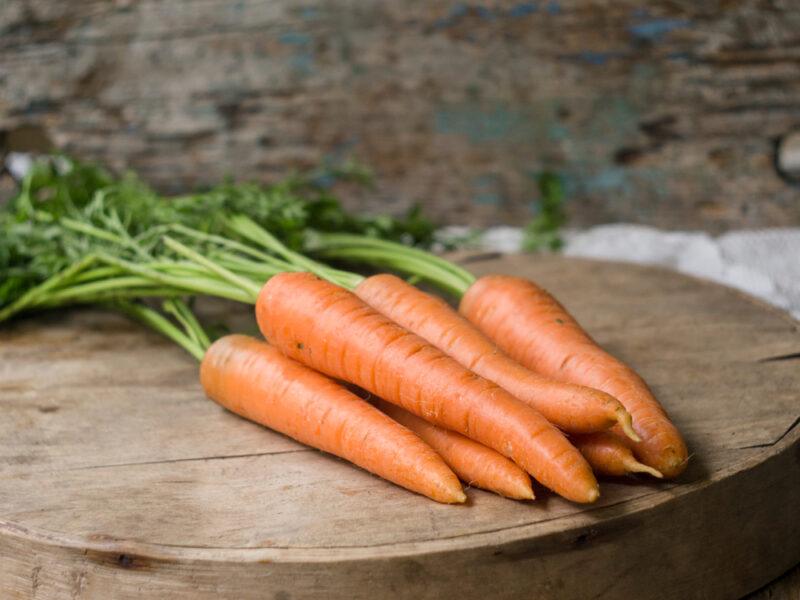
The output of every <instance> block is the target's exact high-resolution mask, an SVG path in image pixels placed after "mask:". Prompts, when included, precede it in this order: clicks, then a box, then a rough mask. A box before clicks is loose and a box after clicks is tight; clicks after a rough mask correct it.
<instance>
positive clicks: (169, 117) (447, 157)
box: [0, 0, 800, 230]
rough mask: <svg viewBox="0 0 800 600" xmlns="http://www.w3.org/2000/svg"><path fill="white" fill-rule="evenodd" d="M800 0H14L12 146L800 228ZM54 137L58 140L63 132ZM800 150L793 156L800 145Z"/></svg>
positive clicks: (407, 190) (440, 207) (469, 201)
mask: <svg viewBox="0 0 800 600" xmlns="http://www.w3.org/2000/svg"><path fill="white" fill-rule="evenodd" d="M798 32H800V4H798V3H797V2H795V1H792V0H771V1H763V0H727V1H726V2H711V3H709V2H685V1H683V2H675V1H673V0H655V1H652V2H647V3H645V2H637V1H635V0H613V1H612V0H515V1H502V2H493V3H491V4H486V3H465V2H460V1H445V0H435V1H433V2H423V1H421V0H414V1H410V2H394V3H390V2H379V1H377V0H367V1H364V0H361V1H357V2H355V1H348V2H331V1H330V0H304V1H303V2H301V3H298V2H294V1H292V0H274V1H271V2H262V1H261V0H237V1H235V2H230V1H229V0H172V1H170V2H165V1H164V0H140V1H135V2H134V1H130V0H116V1H113V2H110V1H106V0H74V1H72V2H63V1H59V0H4V2H3V3H2V5H0V146H4V147H5V148H6V149H8V148H28V147H41V146H43V145H45V146H46V145H48V143H52V144H54V145H55V146H56V147H58V148H61V149H64V150H67V151H69V152H73V153H75V154H77V155H79V156H83V157H87V158H95V159H99V160H101V161H103V162H105V163H109V164H111V165H112V166H114V167H117V168H124V167H131V168H133V169H135V170H137V171H139V172H141V173H142V174H143V175H144V176H145V178H146V179H147V180H149V181H150V182H152V183H154V184H156V185H157V186H158V187H160V188H161V189H164V190H172V191H185V190H186V189H188V188H193V187H195V186H201V185H204V184H207V183H209V182H216V181H219V180H220V179H221V178H222V177H224V176H226V175H228V174H233V175H235V176H237V177H242V178H255V179H264V180H269V179H274V178H275V177H277V176H278V175H280V174H284V173H286V172H287V170H288V169H289V168H292V167H300V168H302V167H308V166H312V165H315V164H316V163H317V162H318V161H329V162H334V163H335V162H337V161H340V160H342V159H344V158H345V157H348V156H354V157H356V158H358V159H360V160H361V161H362V162H364V163H366V164H367V165H369V166H371V167H372V168H373V169H374V170H375V171H376V174H377V178H378V181H379V187H378V189H377V190H374V191H369V192H367V193H363V194H360V195H351V196H348V198H349V201H350V202H351V204H352V205H353V206H358V207H361V208H369V209H373V210H381V211H386V210H389V211H394V210H399V209H401V208H402V207H406V206H408V205H410V203H412V202H413V201H415V200H421V201H422V202H423V203H424V204H425V206H426V209H427V212H428V214H430V215H432V216H433V217H436V218H438V219H440V220H441V221H442V222H447V223H471V224H487V223H496V222H513V223H518V222H520V221H522V220H525V219H527V218H529V217H530V215H531V214H532V207H534V206H535V204H536V201H537V197H538V192H537V191H536V186H535V178H536V176H537V175H538V174H539V173H541V172H542V171H543V170H551V171H555V172H557V173H559V174H560V175H561V176H562V178H563V179H564V182H565V185H566V190H567V194H568V199H569V202H568V210H569V212H570V214H571V216H572V220H573V222H574V223H575V224H578V225H585V224H593V223H598V222H608V221H619V220H623V221H637V222H643V223H649V224H654V225H658V226H662V227H680V228H705V229H710V230H721V229H725V228H728V227H731V226H740V225H744V226H764V225H788V224H795V225H796V224H798V223H800V188H799V187H798V186H797V184H795V185H790V184H789V183H787V182H786V181H785V180H783V179H782V178H781V177H780V176H779V174H778V169H776V164H777V165H783V167H782V168H785V169H789V170H794V171H795V172H794V175H793V177H794V178H795V180H796V181H797V180H800V173H797V170H798V164H800V163H798V159H797V151H796V146H797V144H796V143H794V144H792V143H789V144H787V146H786V156H785V157H784V158H783V159H780V160H776V156H775V154H776V146H777V145H778V144H779V141H780V140H781V139H783V138H784V137H786V138H787V139H789V140H791V139H794V140H795V142H796V140H797V136H796V135H795V137H794V138H792V137H791V135H792V132H793V131H795V130H797V129H798V128H800V34H798ZM48 140H49V142H48ZM792 148H794V150H792Z"/></svg>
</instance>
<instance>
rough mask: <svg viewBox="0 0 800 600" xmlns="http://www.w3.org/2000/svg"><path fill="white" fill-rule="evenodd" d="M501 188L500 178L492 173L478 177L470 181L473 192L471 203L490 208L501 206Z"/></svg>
mask: <svg viewBox="0 0 800 600" xmlns="http://www.w3.org/2000/svg"><path fill="white" fill-rule="evenodd" d="M501 187H502V183H501V180H500V177H498V176H497V175H495V174H494V173H484V174H482V175H478V176H477V177H475V178H474V179H473V180H472V188H473V189H474V190H475V195H474V196H473V202H474V203H475V204H483V205H490V206H497V205H499V204H502V203H503V194H502V192H501Z"/></svg>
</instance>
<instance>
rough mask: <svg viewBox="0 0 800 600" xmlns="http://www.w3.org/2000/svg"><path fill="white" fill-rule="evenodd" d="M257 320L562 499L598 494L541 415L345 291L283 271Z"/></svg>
mask: <svg viewBox="0 0 800 600" xmlns="http://www.w3.org/2000/svg"><path fill="white" fill-rule="evenodd" d="M256 316H257V319H258V324H259V328H260V329H261V332H262V333H263V334H264V336H265V337H266V338H267V339H268V340H269V341H270V343H272V344H274V345H275V346H277V347H278V348H279V349H280V350H281V351H283V352H284V353H285V354H287V355H288V356H290V357H291V358H294V359H295V360H298V361H300V362H302V363H304V364H306V365H308V366H310V367H312V368H314V369H316V370H318V371H321V372H323V373H325V374H327V375H329V376H331V377H336V378H338V379H343V380H345V381H349V382H351V383H354V384H356V385H358V386H360V387H362V388H364V389H366V390H368V391H370V392H371V393H373V394H375V395H377V396H379V397H381V398H384V399H386V400H388V401H390V402H392V403H394V404H398V405H400V406H402V407H403V408H405V409H406V410H408V411H409V412H412V413H414V414H416V415H417V416H420V417H422V418H424V419H426V420H428V421H431V422H432V423H435V424H436V425H439V426H442V427H445V428H447V429H452V430H454V431H457V432H459V433H461V434H463V435H466V436H467V437H469V438H472V439H474V440H475V441H478V442H480V443H482V444H484V445H485V446H489V447H490V448H493V449H495V450H497V451H498V452H500V453H501V454H503V455H504V456H507V457H508V458H511V459H512V460H514V462H516V463H517V464H518V465H520V466H521V467H522V468H523V469H525V470H526V471H528V473H530V474H531V475H533V476H534V477H535V478H536V479H537V480H538V481H540V482H541V483H542V484H544V485H545V486H547V487H549V488H550V489H552V490H554V491H555V492H557V493H559V494H561V495H562V496H564V497H565V498H569V499H570V500H574V501H576V502H592V501H594V500H596V499H597V497H598V496H599V489H598V486H597V481H596V480H595V478H594V475H593V474H592V471H591V468H590V467H589V465H588V464H587V463H586V461H585V460H584V459H583V457H582V456H581V454H580V452H578V451H577V450H576V449H575V448H574V447H573V446H572V445H571V444H570V443H569V442H568V441H567V439H566V438H565V437H564V435H563V434H562V433H561V432H560V431H558V429H556V428H555V427H554V426H553V425H551V424H550V423H549V422H548V421H547V420H546V419H545V418H544V417H542V416H541V415H540V414H539V413H538V412H536V411H535V410H533V409H532V408H531V407H529V406H527V405H525V404H523V403H522V402H520V401H519V400H517V399H516V398H514V397H513V396H511V395H510V394H509V393H508V392H506V391H505V390H503V389H501V388H500V387H498V386H497V385H495V384H493V383H491V382H489V381H487V380H485V379H482V378H481V377H479V376H477V375H475V374H474V373H472V372H471V371H469V370H468V369H465V368H464V367H462V366H461V365H460V364H459V363H457V362H456V361H455V360H453V359H452V358H450V357H448V356H447V355H445V354H444V353H442V352H441V351H440V350H438V349H436V348H435V347H433V346H431V345H430V344H428V343H427V342H425V341H424V340H423V339H422V338H420V337H418V336H416V335H414V334H412V333H410V332H409V331H407V330H405V329H403V328H402V327H401V326H400V325H398V324H397V323H395V322H394V321H392V320H390V319H389V318H388V317H386V316H384V315H382V314H380V313H379V312H377V311H375V310H374V309H372V308H371V307H369V306H368V305H367V304H366V303H364V302H363V301H362V300H360V299H359V298H358V297H357V296H356V295H355V294H353V293H351V292H349V291H347V290H345V289H344V288H341V287H339V286H337V285H334V284H332V283H329V282H327V281H324V280H322V279H320V278H318V277H316V276H315V275H312V274H310V273H281V274H279V275H276V276H275V277H272V278H271V279H270V280H269V281H268V282H267V283H266V284H265V285H264V287H263V288H262V290H261V293H260V294H259V297H258V301H257V303H256Z"/></svg>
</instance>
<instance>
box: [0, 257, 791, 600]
mask: <svg viewBox="0 0 800 600" xmlns="http://www.w3.org/2000/svg"><path fill="white" fill-rule="evenodd" d="M471 267H472V268H474V270H475V271H476V272H489V271H495V272H496V271H501V272H508V273H516V274H524V275H527V276H531V277H534V278H536V279H537V280H539V281H540V282H541V283H543V284H544V285H546V286H547V287H549V288H550V289H551V290H552V291H554V292H555V293H556V294H557V295H558V296H559V297H560V298H561V299H562V300H563V301H564V302H565V304H566V305H567V306H568V308H569V309H571V310H572V311H573V312H574V313H575V314H576V316H577V317H578V318H579V319H580V320H582V321H583V322H584V323H585V325H586V326H587V327H588V329H589V330H590V331H591V332H592V333H593V334H594V335H595V336H596V337H597V338H598V339H599V341H600V342H601V343H603V344H604V345H605V346H607V347H608V348H609V349H610V350H611V351H613V352H615V353H616V354H618V355H619V356H621V357H622V358H623V359H625V360H627V361H629V362H630V363H632V364H633V365H634V366H635V367H636V368H637V369H638V370H639V371H640V372H641V373H642V374H643V375H644V377H645V378H646V379H647V380H648V381H649V382H650V383H651V384H652V386H653V388H654V390H655V392H656V394H657V395H658V396H659V397H660V398H661V399H662V401H663V403H664V404H665V405H666V407H667V408H668V410H669V411H670V413H671V415H672V416H673V418H674V419H675V421H676V423H677V424H678V425H679V426H680V428H681V429H682V430H683V431H684V432H685V434H686V437H687V440H688V443H689V447H690V450H691V452H692V460H691V465H690V468H689V469H688V471H687V473H686V474H685V475H684V476H683V477H682V478H681V480H680V481H677V482H674V483H656V482H653V481H650V480H646V479H643V480H641V481H638V482H634V481H629V480H623V481H610V482H604V484H603V487H602V491H603V496H602V498H601V500H600V501H599V502H598V503H597V505H595V506H591V507H582V506H577V505H573V504H570V503H568V502H565V501H562V500H561V499H559V498H557V497H553V496H552V495H549V494H547V493H546V492H545V491H543V490H539V491H538V493H537V496H538V498H539V499H538V500H537V501H536V502H533V503H515V502H511V501H507V500H503V499H501V498H499V497H496V496H493V495H491V494H489V493H485V492H482V491H479V490H469V491H468V495H469V498H470V500H469V503H468V505H467V506H463V507H452V506H442V505H437V504H435V503H433V502H430V501H428V500H425V499H423V498H421V497H419V496H415V495H413V494H411V493H409V492H406V491H404V490H401V489H399V488H397V487H395V486H393V485H391V484H388V483H386V482H383V481H381V480H379V479H377V478H376V477H373V476H371V475H369V474H367V473H366V472H363V471H360V470H358V469H356V468H354V467H351V466H349V465H348V464H346V463H344V462H343V461H340V460H337V459H334V458H332V457H330V456H327V455H324V454H322V453H320V452H317V451H314V450H310V449H308V448H305V447H303V446H301V445H299V444H297V443H295V442H293V441H292V440H290V439H288V438H285V437H283V436H281V435H278V434H275V433H272V432H270V431H268V430H266V429H263V428H261V427H259V426H256V425H254V424H252V423H249V422H247V421H244V420H242V419H239V418H237V417H236V416H234V415H232V414H230V413H227V412H225V411H224V410H222V409H221V408H220V407H218V406H217V405H215V404H213V403H212V402H209V401H208V400H206V399H204V398H203V394H202V392H201V389H200V387H199V386H198V383H197V378H196V369H197V368H196V364H195V363H194V362H193V360H192V359H191V358H189V357H188V355H186V354H184V353H183V352H182V351H180V350H179V349H177V348H175V347H173V346H172V345H171V344H170V343H168V342H166V341H164V340H162V339H161V338H159V337H158V336H156V335H155V334H151V333H149V332H146V331H143V330H141V329H140V328H137V327H136V326H133V325H132V324H129V323H128V322H126V321H125V320H123V319H121V318H117V317H116V316H114V315H108V314H102V313H95V312H90V311H71V312H66V313H63V314H51V315H48V316H47V317H42V316H39V317H36V318H35V319H27V320H23V321H20V322H17V323H16V324H12V325H11V326H5V327H3V328H2V329H0V414H2V418H0V589H3V590H4V591H5V593H7V594H10V597H11V598H37V599H43V598H45V599H48V598H103V599H104V598H110V597H114V598H128V597H131V598H133V597H136V598H138V597H142V596H143V595H145V594H148V593H149V594H152V595H153V597H170V598H218V597H224V598H237V599H238V598H265V597H266V598H280V599H287V598H293V599H297V598H308V597H325V598H331V597H342V598H376V597H387V596H389V595H390V594H394V595H395V596H396V597H403V598H405V597H408V598H449V597H452V598H462V599H464V598H473V597H474V598H480V597H493V598H517V597H536V598H584V597H603V598H646V597H664V598H690V597H702V598H736V597H738V596H741V595H742V594H744V593H747V592H750V591H752V590H756V589H757V588H759V587H761V586H762V585H764V584H765V583H766V582H768V581H770V580H772V579H774V578H776V577H778V576H779V575H781V574H782V573H784V572H785V571H786V570H787V569H789V568H791V567H792V566H793V565H794V564H796V563H797V562H798V560H800V521H799V520H798V519H797V511H796V507H797V506H799V505H800V460H799V459H800V427H798V426H797V425H798V416H800V406H799V403H798V397H799V396H800V371H799V370H798V368H797V364H798V363H797V361H798V352H799V351H800V332H798V324H797V323H796V322H794V321H792V320H791V319H789V318H788V317H786V316H784V315H783V314H781V313H778V312H777V311H774V310H772V309H769V308H767V307H765V306H762V305H760V304H758V303H756V302H755V301H753V300H751V299H749V298H745V297H744V296H742V295H740V294H738V293H736V292H734V291H731V290H729V289H727V288H723V287H720V286H717V285H713V284H709V283H703V282H699V281H697V280H693V279H690V278H687V277H685V276H681V275H678V274H674V273H670V272H667V271H662V270H657V269H651V268H643V267H637V266H624V265H615V264H610V263H596V262H590V261H578V260H574V259H572V260H570V259H559V258H535V259H534V258H531V257H505V258H502V259H499V260H483V261H481V262H475V263H471ZM225 310H228V308H227V307H225ZM244 326H245V327H247V326H250V327H252V323H249V322H248V323H245V325H244ZM6 597H9V596H6ZM775 597H778V598H779V597H780V596H775ZM787 597H788V596H787Z"/></svg>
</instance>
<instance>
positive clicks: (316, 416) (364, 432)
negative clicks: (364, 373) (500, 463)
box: [200, 335, 466, 503]
mask: <svg viewBox="0 0 800 600" xmlns="http://www.w3.org/2000/svg"><path fill="white" fill-rule="evenodd" d="M200 381H201V383H202V385H203V389H204V390H205V391H206V393H207V394H208V396H209V397H210V398H212V399H213V400H215V401H216V402H218V403H219V404H221V405H222V406H224V407H225V408H227V409H228V410H230V411H232V412H234V413H236V414H238V415H241V416H243V417H245V418H247V419H250V420H251V421H255V422H256V423H260V424H262V425H266V426H267V427H269V428H271V429H275V430H276V431H280V432H281V433H284V434H286V435H288V436H289V437H291V438H294V439H296V440H298V441H300V442H303V443H304V444H307V445H309V446H313V447H315V448H319V449H320V450H324V451H325V452H329V453H331V454H335V455H336V456H339V457H341V458H344V459H346V460H349V461H350V462H352V463H354V464H356V465H358V466H360V467H363V468H364V469H366V470H367V471H370V472H372V473H375V474H376V475H379V476H381V477H383V478H384V479H388V480H389V481H392V482H394V483H396V484H397V485H400V486H402V487H404V488H406V489H409V490H412V491H415V492H417V493H419V494H423V495H424V496H427V497H429V498H431V499H433V500H436V501H437V502H444V503H460V502H464V501H465V500H466V496H465V495H464V492H463V490H462V489H461V484H460V483H459V481H458V479H457V478H456V476H455V474H454V473H453V472H452V471H451V470H450V469H449V468H448V467H447V465H446V464H445V463H444V461H443V460H442V459H441V458H440V457H439V456H438V455H437V454H436V453H435V452H434V451H433V449H431V448H430V447H429V446H428V445H427V444H425V443H424V442H423V441H422V440H420V439H419V437H417V436H416V435H415V434H413V433H412V432H410V431H409V430H408V429H406V428H405V427H403V426H401V425H399V424H398V423H396V422H394V421H393V420H392V419H390V418H389V417H388V416H386V415H385V414H383V413H382V412H380V411H379V410H378V409H376V408H375V407H374V406H372V405H370V404H369V403H367V402H365V401H364V400H362V399H361V398H358V397H357V396H355V395H354V394H352V393H351V392H349V391H347V390H346V389H344V388H343V387H341V386H340V385H338V384H337V383H336V382H334V381H332V380H331V379H328V378H327V377H325V376H324V375H321V374H320V373H316V372H315V371H312V370H311V369H309V368H308V367H305V366H303V365H301V364H300V363H298V362H295V361H293V360H291V359H290V358H287V357H286V356H284V355H283V354H282V353H280V352H279V351H278V350H277V349H276V348H273V347H272V346H270V345H269V344H267V343H266V342H262V341H259V340H256V339H253V338H250V337H247V336H244V335H229V336H226V337H223V338H221V339H219V340H217V341H216V342H214V344H212V345H211V347H210V348H209V349H208V350H207V351H206V353H205V356H204V357H203V360H202V363H201V366H200Z"/></svg>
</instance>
